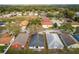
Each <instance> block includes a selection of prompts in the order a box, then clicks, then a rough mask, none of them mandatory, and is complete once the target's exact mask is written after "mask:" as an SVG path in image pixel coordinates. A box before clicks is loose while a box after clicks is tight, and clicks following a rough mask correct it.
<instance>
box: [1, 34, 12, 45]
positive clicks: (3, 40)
mask: <svg viewBox="0 0 79 59" xmlns="http://www.w3.org/2000/svg"><path fill="white" fill-rule="evenodd" d="M11 39H12V37H11V36H9V34H8V33H5V34H4V35H3V36H2V37H1V38H0V45H2V46H4V45H9V44H10V41H11Z"/></svg>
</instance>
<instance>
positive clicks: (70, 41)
mask: <svg viewBox="0 0 79 59" xmlns="http://www.w3.org/2000/svg"><path fill="white" fill-rule="evenodd" d="M60 37H61V39H62V41H63V43H64V44H65V46H67V48H79V43H78V41H77V40H76V39H74V38H73V37H72V36H71V35H69V34H67V33H62V34H61V35H60Z"/></svg>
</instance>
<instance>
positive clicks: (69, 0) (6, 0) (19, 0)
mask: <svg viewBox="0 0 79 59" xmlns="http://www.w3.org/2000/svg"><path fill="white" fill-rule="evenodd" d="M0 4H79V2H78V0H0Z"/></svg>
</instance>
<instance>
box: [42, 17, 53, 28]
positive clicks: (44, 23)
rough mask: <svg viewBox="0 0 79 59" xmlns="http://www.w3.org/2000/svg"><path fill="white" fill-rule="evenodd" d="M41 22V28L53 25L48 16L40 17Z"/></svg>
mask: <svg viewBox="0 0 79 59" xmlns="http://www.w3.org/2000/svg"><path fill="white" fill-rule="evenodd" d="M41 24H42V27H43V28H50V27H52V26H53V23H52V21H51V20H50V19H49V18H47V17H45V18H43V19H42V22H41Z"/></svg>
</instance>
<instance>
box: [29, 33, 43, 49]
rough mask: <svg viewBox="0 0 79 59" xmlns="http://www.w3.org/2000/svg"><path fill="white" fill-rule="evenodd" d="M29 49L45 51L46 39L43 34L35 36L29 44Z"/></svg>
mask: <svg viewBox="0 0 79 59" xmlns="http://www.w3.org/2000/svg"><path fill="white" fill-rule="evenodd" d="M29 49H44V38H43V36H42V35H41V34H37V33H36V34H34V35H33V36H32V39H31V41H30V44H29Z"/></svg>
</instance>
